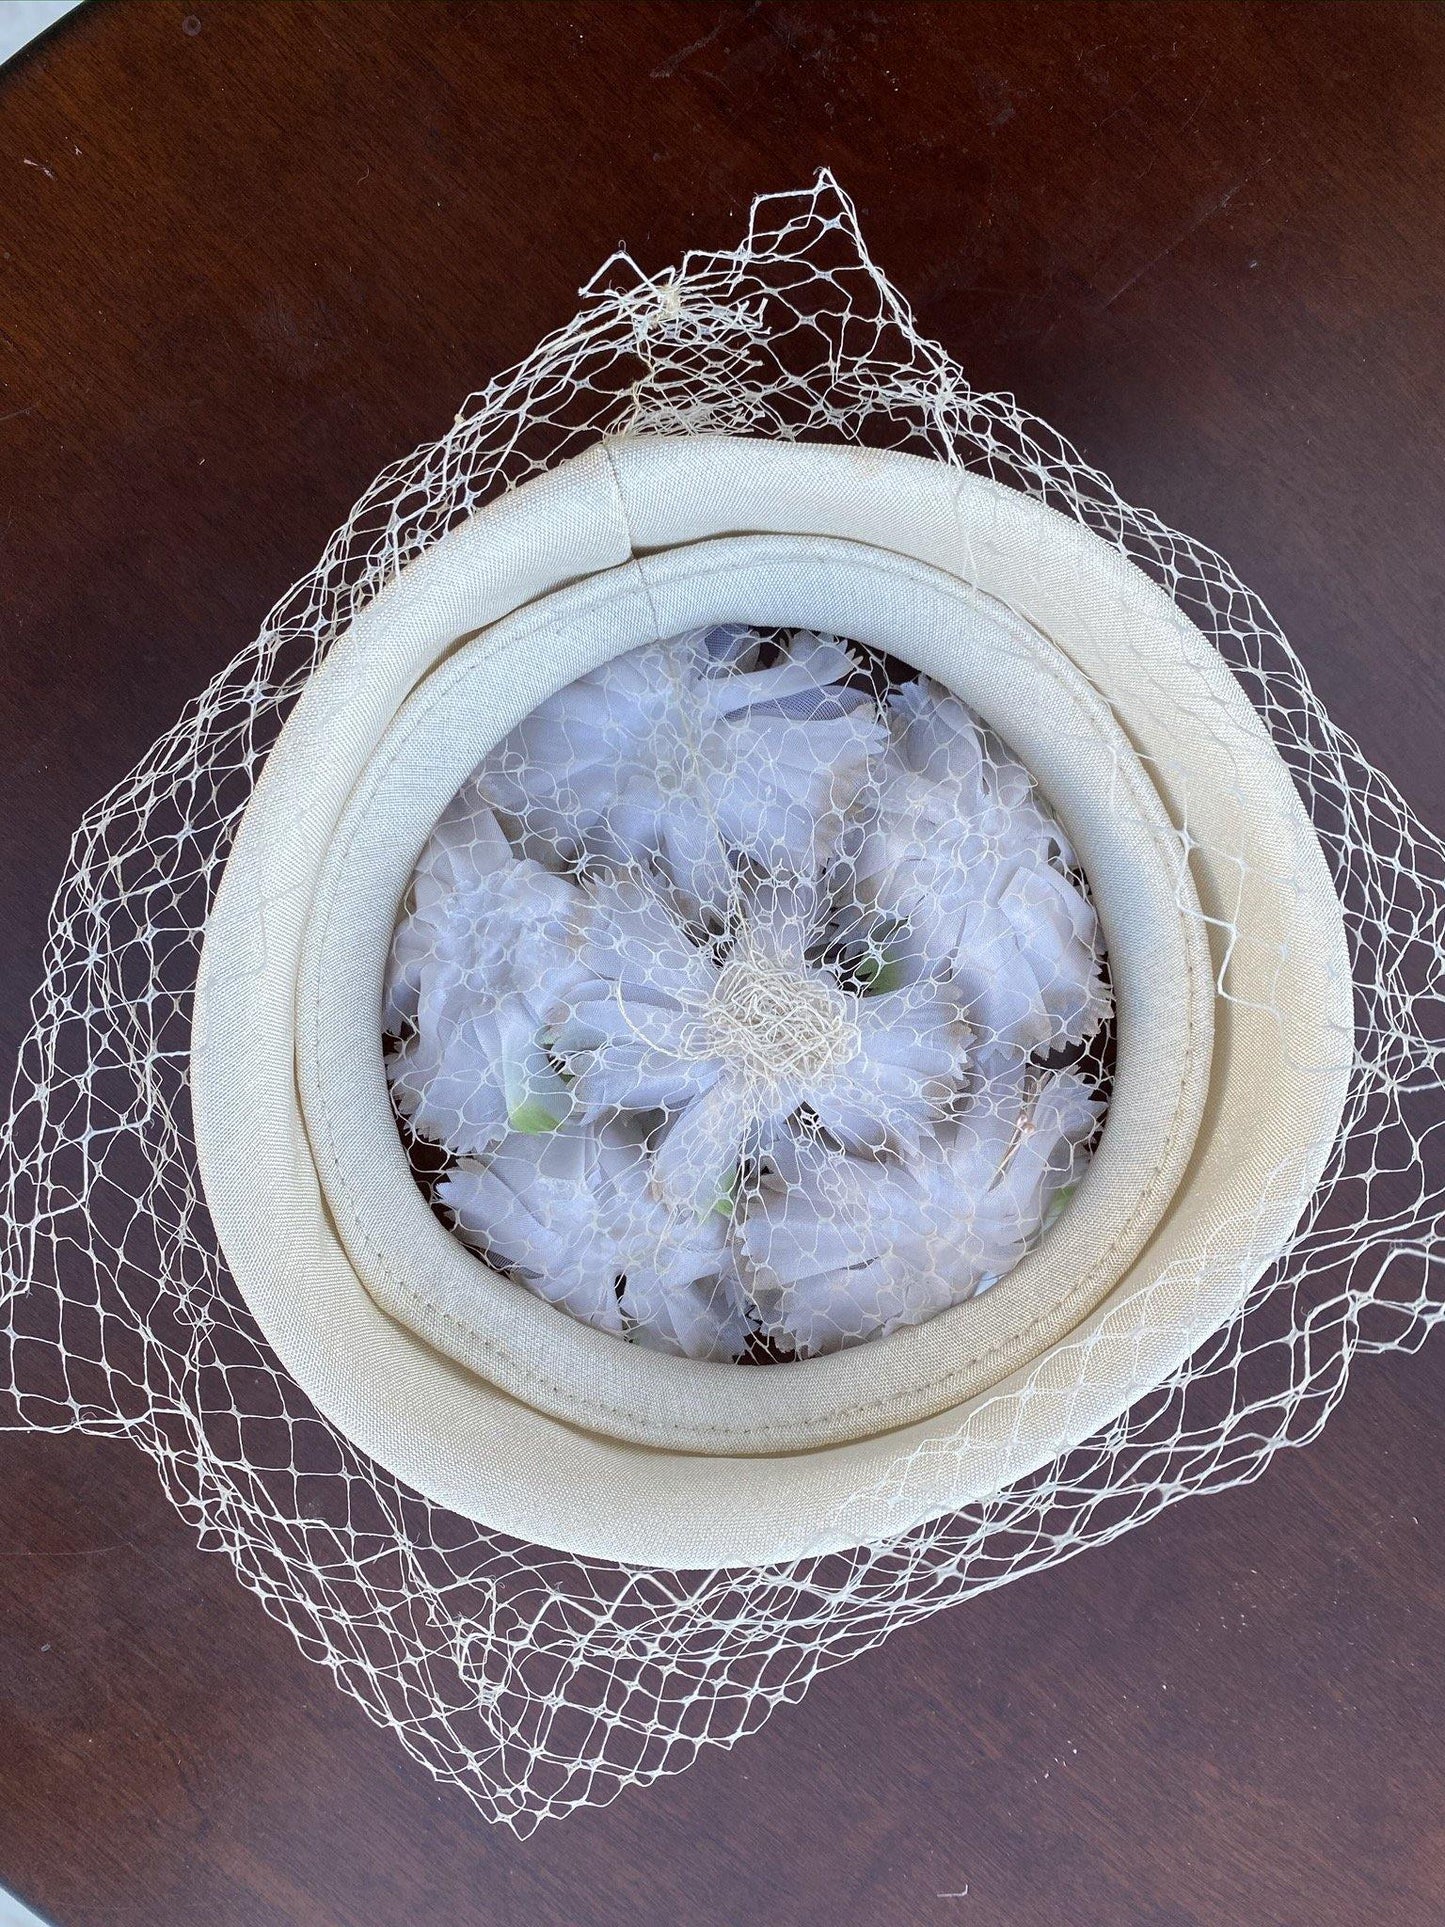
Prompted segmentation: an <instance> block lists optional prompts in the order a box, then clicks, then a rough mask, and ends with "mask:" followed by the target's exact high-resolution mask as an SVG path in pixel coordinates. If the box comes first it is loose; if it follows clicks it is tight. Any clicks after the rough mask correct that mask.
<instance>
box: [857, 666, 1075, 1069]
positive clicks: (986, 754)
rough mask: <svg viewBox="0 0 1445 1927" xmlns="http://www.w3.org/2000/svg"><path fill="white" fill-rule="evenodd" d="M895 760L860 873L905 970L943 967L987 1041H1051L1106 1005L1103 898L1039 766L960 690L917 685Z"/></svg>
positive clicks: (901, 710)
mask: <svg viewBox="0 0 1445 1927" xmlns="http://www.w3.org/2000/svg"><path fill="white" fill-rule="evenodd" d="M888 709H889V720H890V724H891V727H892V732H893V744H892V754H891V756H890V759H889V766H888V768H887V770H886V773H885V774H884V775H883V777H882V780H881V788H880V794H879V799H878V806H877V809H876V811H875V813H874V816H873V819H872V821H871V823H870V824H869V825H868V827H867V828H866V830H865V831H864V832H863V833H862V834H861V835H860V836H859V837H857V838H856V839H855V846H854V849H853V851H852V853H851V863H850V866H849V874H850V879H851V882H852V886H853V888H854V890H855V891H856V897H857V902H858V905H859V908H860V910H861V911H862V912H864V913H865V918H864V919H862V920H860V919H859V918H857V917H855V920H854V921H855V927H856V926H858V925H859V923H860V921H863V920H871V922H872V924H873V927H874V928H875V930H881V935H879V936H876V937H875V938H874V939H873V941H874V942H875V943H876V945H877V946H878V949H879V951H880V953H881V960H882V961H883V962H884V967H885V968H886V969H888V970H890V972H891V974H892V975H893V976H894V977H896V978H899V979H901V980H903V981H907V980H908V979H909V978H910V977H911V976H914V975H917V974H918V973H920V972H928V971H934V970H936V969H937V968H938V967H939V966H940V965H942V966H945V967H946V968H947V970H948V972H949V974H950V976H951V978H952V981H953V983H954V985H955V987H956V988H957V990H958V992H959V994H960V995H961V997H962V999H963V1001H964V1006H965V1009H966V1010H967V1013H968V1017H969V1021H970V1022H971V1023H972V1024H973V1025H974V1027H975V1029H976V1030H977V1032H978V1035H979V1040H980V1044H981V1045H983V1046H987V1045H990V1044H997V1045H1000V1046H1003V1047H1005V1048H1008V1049H1014V1050H1022V1051H1025V1052H1038V1053H1046V1052H1048V1051H1051V1050H1055V1049H1058V1048H1059V1047H1060V1046H1062V1045H1065V1044H1071V1043H1079V1042H1082V1041H1083V1040H1084V1039H1085V1038H1087V1037H1088V1036H1089V1035H1090V1034H1091V1033H1092V1032H1093V1031H1094V1030H1095V1029H1097V1027H1098V1025H1099V1023H1100V1022H1101V1021H1102V1019H1103V1018H1104V1017H1105V1016H1106V1015H1107V1013H1108V1009H1109V996H1108V991H1107V988H1106V986H1105V984H1104V980H1103V976H1102V973H1101V969H1100V963H1101V951H1100V945H1099V933H1098V922H1097V919H1096V917H1095V915H1094V910H1093V906H1092V905H1091V904H1090V903H1089V901H1088V899H1087V898H1086V897H1085V896H1084V894H1083V892H1082V891H1081V890H1080V889H1079V887H1078V885H1077V884H1076V883H1075V882H1074V881H1073V879H1072V878H1071V877H1070V876H1068V875H1067V874H1066V873H1065V872H1066V870H1067V868H1068V867H1070V866H1071V865H1072V862H1073V853H1072V851H1071V850H1070V849H1069V846H1068V843H1067V841H1066V839H1065V837H1064V834H1063V832H1062V830H1061V829H1060V828H1059V826H1058V824H1057V823H1055V822H1054V820H1053V818H1052V817H1050V816H1049V815H1048V814H1047V813H1046V811H1045V810H1044V809H1043V806H1042V805H1041V803H1040V801H1039V799H1038V795H1037V792H1036V790H1035V788H1034V785H1033V781H1032V779H1031V778H1030V776H1029V774H1028V772H1027V770H1025V769H1024V768H1023V766H1022V765H1021V764H1019V763H1017V762H1015V761H1014V760H1013V759H1012V758H1011V757H1008V756H1006V755H1005V754H1003V753H1002V752H1001V751H1000V750H999V749H998V748H997V746H995V745H991V744H989V743H987V742H986V741H985V738H984V737H983V735H982V733H981V731H980V729H979V726H978V724H977V722H976V720H975V718H974V717H973V715H972V714H971V712H970V711H969V710H968V709H967V708H966V706H965V705H964V704H963V703H961V702H960V701H959V700H958V698H957V697H956V696H953V695H950V694H948V693H947V692H945V691H943V690H941V689H940V688H939V687H938V686H937V685H936V684H933V683H930V682H927V681H926V680H921V679H920V680H919V681H917V682H911V683H906V684H904V686H903V687H902V688H901V689H898V690H895V691H893V692H892V693H891V694H890V696H889V699H888Z"/></svg>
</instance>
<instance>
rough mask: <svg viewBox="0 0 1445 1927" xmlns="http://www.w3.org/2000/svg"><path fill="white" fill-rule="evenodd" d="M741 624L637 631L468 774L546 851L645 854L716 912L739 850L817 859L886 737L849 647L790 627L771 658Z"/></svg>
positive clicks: (804, 864)
mask: <svg viewBox="0 0 1445 1927" xmlns="http://www.w3.org/2000/svg"><path fill="white" fill-rule="evenodd" d="M759 648H760V643H759V640H758V638H757V637H755V636H752V635H751V634H750V633H749V632H748V631H745V630H739V629H737V628H733V627H729V628H721V629H710V630H699V631H697V632H695V633H694V634H691V635H687V636H681V637H678V638H676V639H675V640H673V641H671V642H666V643H653V644H648V645H646V646H645V647H643V648H641V649H634V650H632V651H630V652H629V653H628V654H627V655H625V656H619V657H617V658H615V659H614V660H613V661H612V662H609V663H605V664H604V665H603V666H602V667H601V668H600V669H597V670H594V671H593V672H592V673H591V674H590V675H587V676H583V677H581V678H580V679H579V680H578V681H576V682H573V683H569V684H568V685H567V687H566V688H565V689H561V690H559V691H558V692H557V694H556V695H554V696H552V697H550V698H549V699H548V700H547V701H546V702H544V703H543V704H541V706H540V707H539V708H538V709H537V710H535V711H534V712H533V714H532V715H531V716H529V717H528V718H527V719H526V721H525V722H523V723H522V724H521V725H520V726H519V727H518V728H517V729H516V730H514V731H513V733H512V735H511V736H510V737H508V739H507V740H506V742H505V743H504V744H503V745H501V747H500V749H499V750H498V751H496V752H494V753H493V755H492V756H491V757H490V758H489V759H488V761H487V762H486V764H485V765H484V766H483V768H482V770H481V771H480V772H479V773H478V774H479V782H480V785H481V789H482V792H483V793H484V794H485V795H486V796H487V797H488V798H489V800H490V801H491V802H492V803H493V804H494V805H495V807H496V808H497V809H498V810H500V811H502V812H503V813H504V814H505V815H506V816H507V817H508V818H509V819H510V820H513V821H515V823H516V825H517V828H518V834H519V837H520V838H521V839H522V840H523V845H524V847H525V848H527V849H528V850H529V851H531V852H532V853H533V854H536V855H540V856H542V857H543V859H544V860H552V861H559V860H560V861H562V862H566V863H575V862H577V861H578V860H579V859H581V858H582V857H584V856H591V857H594V858H601V859H605V860H607V861H608V862H610V863H612V864H614V865H617V864H621V865H638V864H650V865H652V866H655V868H656V869H657V870H658V872H660V874H661V875H662V876H663V877H665V878H666V879H667V881H668V882H669V883H670V884H671V885H672V886H673V887H674V888H675V889H676V890H677V891H678V892H679V894H680V900H681V902H682V904H683V907H684V909H685V911H686V912H687V914H689V915H690V916H693V917H699V916H702V915H704V914H710V915H712V916H714V917H720V916H722V915H724V914H725V913H726V910H727V906H728V902H729V898H730V896H731V894H732V890H733V879H734V870H735V866H736V862H737V859H738V858H740V857H749V858H752V859H754V861H755V864H756V866H757V867H759V868H761V869H762V870H764V871H777V870H778V869H780V868H782V867H785V866H787V867H798V868H801V869H802V870H804V871H808V870H812V869H816V868H817V866H818V865H819V864H820V863H821V862H823V861H824V860H826V858H827V857H828V856H829V855H830V854H831V852H832V850H833V849H834V847H835V846H836V844H837V842H838V839H839V837H840V835H841V833H842V829H843V824H844V820H845V811H846V810H847V809H848V807H849V806H850V805H851V804H852V803H853V802H854V800H855V797H856V796H857V794H858V792H859V790H860V788H862V787H863V786H864V785H865V784H866V782H867V780H868V770H869V764H870V759H871V758H873V757H874V756H876V755H878V754H881V752H882V750H883V749H884V747H885V745H886V741H887V735H886V730H885V728H884V726H883V724H882V722H881V721H880V719H879V717H878V713H877V708H876V705H875V704H874V702H873V700H872V698H871V697H870V696H869V695H868V694H867V692H866V691H864V690H860V689H854V688H850V687H848V686H847V685H846V678H847V677H848V676H849V675H850V674H851V673H852V671H853V669H854V666H855V665H854V661H853V658H852V656H851V655H850V654H849V652H848V650H847V649H846V648H845V647H844V646H843V645H842V644H841V643H838V642H834V641H831V640H829V639H828V638H825V637H822V636H816V635H811V634H808V633H806V632H799V633H798V634H795V635H794V636H792V637H791V639H790V640H789V641H788V642H787V644H786V645H785V646H784V647H783V648H782V650H781V651H780V652H779V656H778V660H777V661H776V662H775V663H773V664H772V665H770V666H769V667H767V668H758V667H756V666H754V665H755V662H756V658H757V655H758V653H759Z"/></svg>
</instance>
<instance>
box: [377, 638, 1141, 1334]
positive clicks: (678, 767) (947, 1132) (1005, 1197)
mask: <svg viewBox="0 0 1445 1927" xmlns="http://www.w3.org/2000/svg"><path fill="white" fill-rule="evenodd" d="M384 1023H385V1030H386V1036H387V1043H386V1051H387V1056H386V1062H387V1073H388V1079H389V1083H390V1089H391V1094H392V1101H393V1106H394V1109H395V1111H396V1114H397V1119H398V1123H399V1126H400V1128H401V1131H402V1136H403V1140H404V1142H405V1144H406V1147H407V1150H408V1153H409V1156H410V1158H411V1163H412V1168H413V1170H414V1172H415V1173H416V1176H417V1181H418V1183H419V1184H420V1185H421V1187H422V1189H423V1191H424V1193H425V1194H426V1196H427V1197H428V1199H429V1201H430V1202H431V1204H432V1206H433V1209H434V1210H436V1211H437V1212H438V1214H439V1215H440V1216H441V1217H442V1219H443V1221H444V1222H445V1223H446V1224H447V1225H448V1226H449V1227H450V1228H451V1229H452V1230H453V1231H454V1232H455V1234H456V1235H457V1236H458V1237H459V1238H460V1239H461V1240H462V1241H463V1242H464V1243H465V1244H466V1245H468V1246H469V1247H470V1248H471V1249H472V1250H474V1251H475V1252H477V1253H478V1254H479V1255H480V1256H481V1257H483V1258H484V1259H485V1260H486V1262H487V1263H488V1264H489V1265H490V1266H491V1267H492V1268H493V1269H494V1270H496V1271H498V1272H500V1273H501V1274H502V1275H503V1276H505V1277H507V1278H510V1279H512V1280H513V1281H514V1282H515V1283H517V1284H518V1285H520V1286H524V1287H525V1288H527V1289H528V1290H530V1291H533V1292H535V1293H537V1294H538V1295H539V1296H541V1297H543V1298H545V1299H547V1300H549V1301H550V1302H551V1303H553V1304H555V1305H557V1306H560V1307H561V1308H562V1309H564V1310H565V1311H567V1312H569V1313H570V1314H571V1315H572V1316H573V1317H575V1318H578V1319H580V1320H582V1321H584V1322H585V1323H586V1324H588V1325H590V1326H593V1327H594V1328H596V1329H599V1330H602V1331H606V1332H610V1333H613V1334H615V1335H617V1336H618V1337H619V1338H623V1339H627V1340H630V1341H632V1342H634V1343H636V1344H640V1345H644V1346H648V1347H651V1348H654V1349H658V1350H663V1351H668V1352H672V1353H676V1354H680V1355H683V1356H686V1357H691V1358H704V1359H714V1360H735V1361H738V1362H741V1363H768V1362H777V1361H785V1360H789V1359H795V1358H806V1357H810V1356H814V1355H816V1354H819V1353H824V1352H832V1351H837V1350H839V1349H842V1348H844V1347H847V1346H851V1345H856V1344H858V1343H860V1342H862V1341H864V1340H867V1339H870V1338H873V1337H876V1336H880V1335H883V1334H886V1333H888V1332H891V1331H894V1330H896V1329H898V1328H899V1327H901V1326H907V1325H916V1324H920V1323H922V1322H924V1321H925V1320H927V1319H929V1318H931V1317H932V1316H934V1314H935V1313H937V1312H940V1311H943V1310H945V1309H946V1308H947V1307H949V1306H951V1305H957V1304H960V1303H962V1302H963V1301H964V1300H966V1299H969V1298H972V1297H975V1296H976V1295H978V1294H979V1293H980V1292H983V1291H985V1290H987V1289H988V1288H989V1287H990V1286H992V1285H993V1284H995V1283H996V1282H997V1281H998V1280H999V1279H1001V1278H1002V1277H1004V1276H1005V1275H1006V1274H1007V1273H1008V1272H1009V1271H1010V1270H1011V1269H1012V1268H1013V1266H1014V1265H1015V1264H1016V1263H1017V1262H1018V1260H1019V1259H1020V1258H1021V1257H1022V1256H1023V1255H1024V1253H1025V1252H1026V1251H1027V1250H1029V1249H1030V1248H1031V1247H1032V1246H1033V1245H1034V1244H1035V1243H1036V1242H1037V1241H1038V1239H1039V1237H1040V1236H1041V1235H1042V1233H1043V1231H1044V1230H1045V1229H1047V1227H1048V1226H1049V1225H1050V1224H1051V1223H1052V1222H1053V1221H1054V1220H1055V1219H1056V1218H1057V1217H1058V1216H1059V1215H1060V1213H1061V1212H1062V1211H1063V1210H1064V1209H1065V1208H1066V1207H1067V1203H1068V1200H1069V1198H1070V1196H1071V1195H1072V1192H1073V1190H1074V1188H1075V1187H1076V1186H1077V1184H1078V1182H1079V1180H1080V1178H1081V1176H1082V1174H1083V1171H1084V1169H1085V1167H1086V1166H1087V1164H1088V1161H1089V1158H1090V1156H1091V1153H1092V1150H1093V1147H1094V1145H1095V1144H1096V1142H1097V1140H1098V1136H1099V1132H1100V1129H1101V1126H1102V1120H1103V1117H1104V1114H1105V1110H1106V1105H1107V1096H1108V1088H1109V1081H1110V1068H1111V1064H1112V995H1111V991H1110V985H1109V976H1108V966H1107V959H1106V957H1105V953H1104V946H1103V942H1102V938H1101V935H1100V931H1099V925H1098V920H1097V918H1096V916H1095V913H1094V908H1093V904H1092V901H1091V899H1090V894H1089V890H1088V885H1087V882H1086V880H1085V878H1084V876H1083V874H1082V871H1081V870H1080V868H1079V866H1078V863H1077V861H1076V859H1075V855H1074V852H1073V850H1072V848H1071V846H1070V843H1069V839H1068V837H1067V836H1066V834H1065V832H1064V830H1063V829H1062V827H1061V826H1060V824H1059V822H1058V820H1057V819H1056V817H1055V815H1054V814H1053V811H1052V810H1051V808H1050V806H1049V804H1048V803H1047V801H1046V800H1045V799H1044V797H1043V796H1042V795H1041V794H1040V792H1039V789H1038V787H1037V785H1036V784H1035V783H1034V781H1033V779H1032V778H1031V776H1030V775H1029V773H1028V771H1027V770H1026V769H1025V768H1024V767H1023V765H1022V764H1021V763H1020V762H1019V761H1018V760H1017V759H1016V758H1015V757H1014V756H1013V754H1012V753H1011V752H1010V751H1009V749H1008V748H1007V746H1006V745H1005V744H1004V743H1003V742H1001V741H1000V740H999V739H998V737H997V736H996V735H994V734H993V732H992V731H991V730H989V729H988V728H987V727H986V726H985V725H984V724H983V723H982V722H981V721H980V719H979V717H978V716H977V715H976V714H975V713H974V712H973V711H972V710H971V709H969V708H968V707H967V705H965V704H964V703H963V702H962V701H961V700H960V699H959V698H958V697H957V696H955V695H953V694H952V693H951V692H949V691H948V690H947V689H946V688H944V687H943V685H941V684H940V683H938V682H936V681H933V680H931V679H930V678H928V677H926V676H920V675H919V674H918V672H917V671H916V670H914V669H912V668H909V667H908V666H907V665H905V664H903V663H901V662H898V661H896V660H894V659H893V658H891V657H888V656H885V655H883V654H881V653H880V652H878V651H876V650H871V649H867V648H865V647H863V646H861V645H859V644H856V643H852V642H847V641H843V640H840V639H837V638H834V637H831V636H824V635H818V634H814V633H811V632H806V631H792V630H761V629H754V628H747V627H743V626H741V625H738V624H725V625H721V626H715V627H711V628H706V629H699V630H695V631H692V632H689V633H688V634H685V635H680V636H677V637H674V638H672V639H670V640H667V641H663V642H655V643H649V644H646V645H645V646H643V647H641V648H638V649H634V650H632V651H630V652H629V653H627V654H625V655H621V656H618V657H615V658H614V659H612V660H611V661H609V662H607V663H605V664H604V665H603V666H602V667H601V668H599V669H597V670H594V671H592V672H591V673H590V674H588V675H585V676H582V677H580V678H579V679H578V680H576V681H575V682H572V683H570V684H568V685H567V686H566V687H565V688H563V689H562V690H560V691H559V692H558V693H557V694H556V695H554V696H552V697H550V698H549V699H548V700H547V701H545V702H544V703H542V704H541V705H540V707H538V708H537V709H536V710H534V711H533V712H532V714H531V715H530V716H528V717H527V718H526V720H525V721H524V722H522V723H521V724H520V725H519V726H518V727H517V728H516V729H514V730H513V731H512V732H511V733H510V734H509V735H508V736H507V737H505V738H504V739H503V741H502V742H501V743H500V744H498V745H497V747H496V748H495V749H494V750H493V751H492V752H491V753H490V754H489V755H488V756H487V757H486V758H485V760H484V761H483V762H482V764H481V765H480V766H479V767H478V768H477V769H476V770H475V771H474V772H473V774H472V775H471V776H470V778H469V779H468V780H467V782H466V783H465V784H464V785H463V787H462V788H461V790H460V791H459V792H458V793H457V795H456V796H455V798H454V799H453V800H452V802H451V804H450V805H449V806H448V808H447V810H446V811H445V812H444V814H443V816H442V817H441V819H440V821H439V822H438V823H437V825H436V827H435V829H434V831H433V833H432V836H431V838H430V840H429V842H428V843H427V846H426V848H425V850H424V851H423V853H422V856H421V859H420V861H419V863H418V865H417V868H416V871H415V874H414V876H413V878H412V882H411V886H410V888H409V890H408V892H407V895H406V898H405V901H404V904H403V906H402V913H401V917H400V920H399V923H398V926H397V930H396V934H395V938H394V941H393V945H392V950H391V956H390V962H389V966H388V971H387V994H386V1006H385V1019H384Z"/></svg>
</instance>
